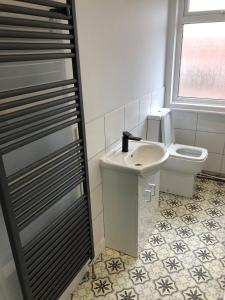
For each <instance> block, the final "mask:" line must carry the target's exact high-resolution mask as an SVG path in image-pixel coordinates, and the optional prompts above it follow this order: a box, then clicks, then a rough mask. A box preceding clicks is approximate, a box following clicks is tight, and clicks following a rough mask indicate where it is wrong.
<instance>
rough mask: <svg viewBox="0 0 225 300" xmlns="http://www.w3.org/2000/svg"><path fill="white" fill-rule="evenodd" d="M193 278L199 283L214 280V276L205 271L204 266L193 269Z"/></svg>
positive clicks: (191, 271)
mask: <svg viewBox="0 0 225 300" xmlns="http://www.w3.org/2000/svg"><path fill="white" fill-rule="evenodd" d="M189 271H190V274H191V277H192V278H193V279H194V280H195V281H196V282H197V283H201V282H207V281H209V280H210V279H212V276H211V275H210V274H209V271H208V270H206V269H205V267H203V266H202V265H200V266H196V267H193V268H191V269H190V270H189Z"/></svg>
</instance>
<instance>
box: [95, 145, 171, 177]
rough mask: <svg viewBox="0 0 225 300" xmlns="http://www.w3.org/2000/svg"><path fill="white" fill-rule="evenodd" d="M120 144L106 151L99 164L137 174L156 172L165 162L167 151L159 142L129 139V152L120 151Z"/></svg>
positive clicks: (167, 155)
mask: <svg viewBox="0 0 225 300" xmlns="http://www.w3.org/2000/svg"><path fill="white" fill-rule="evenodd" d="M121 149H122V147H121V144H120V145H118V146H116V147H115V148H114V149H112V150H111V151H109V152H108V153H106V154H105V155H104V156H103V157H102V159H101V160H100V163H101V166H102V167H105V168H111V169H114V170H115V169H117V170H118V171H121V172H129V173H135V174H138V175H142V174H146V173H150V172H157V171H158V170H159V169H160V167H161V165H162V164H163V163H164V162H166V160H167V159H168V157H169V153H168V151H167V149H166V147H165V146H164V145H163V144H161V143H155V142H149V141H140V142H139V141H138V142H137V141H129V152H125V153H124V152H122V150H121Z"/></svg>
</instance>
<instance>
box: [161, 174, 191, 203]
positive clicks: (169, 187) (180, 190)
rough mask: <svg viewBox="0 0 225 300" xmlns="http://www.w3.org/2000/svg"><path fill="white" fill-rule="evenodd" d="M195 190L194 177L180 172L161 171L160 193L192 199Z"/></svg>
mask: <svg viewBox="0 0 225 300" xmlns="http://www.w3.org/2000/svg"><path fill="white" fill-rule="evenodd" d="M194 188H195V176H194V175H193V174H186V173H182V172H176V171H171V170H170V171H169V170H163V169H162V170H161V171H160V191H161V192H164V193H170V194H174V195H179V196H184V197H193V194H194Z"/></svg>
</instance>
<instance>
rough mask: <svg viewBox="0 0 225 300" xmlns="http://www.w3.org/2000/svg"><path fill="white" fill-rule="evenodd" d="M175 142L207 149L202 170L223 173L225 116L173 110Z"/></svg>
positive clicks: (224, 169) (224, 168)
mask: <svg viewBox="0 0 225 300" xmlns="http://www.w3.org/2000/svg"><path fill="white" fill-rule="evenodd" d="M173 116H174V126H175V140H176V143H179V144H186V145H192V146H198V147H203V148H206V149H208V151H209V157H208V159H207V161H206V164H205V166H204V170H206V171H210V172H214V173H223V174H225V116H224V115H219V114H212V113H197V112H183V111H174V112H173Z"/></svg>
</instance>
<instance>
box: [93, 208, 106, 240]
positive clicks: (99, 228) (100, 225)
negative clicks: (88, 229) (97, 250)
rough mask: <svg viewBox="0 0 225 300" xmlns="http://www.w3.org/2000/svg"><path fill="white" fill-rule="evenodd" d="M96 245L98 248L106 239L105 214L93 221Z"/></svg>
mask: <svg viewBox="0 0 225 300" xmlns="http://www.w3.org/2000/svg"><path fill="white" fill-rule="evenodd" d="M92 224H93V235H94V244H95V246H97V245H98V244H99V243H101V241H102V239H104V218H103V212H102V213H100V214H99V215H98V216H97V217H96V218H95V219H94V220H93V223H92Z"/></svg>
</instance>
